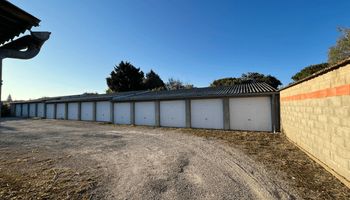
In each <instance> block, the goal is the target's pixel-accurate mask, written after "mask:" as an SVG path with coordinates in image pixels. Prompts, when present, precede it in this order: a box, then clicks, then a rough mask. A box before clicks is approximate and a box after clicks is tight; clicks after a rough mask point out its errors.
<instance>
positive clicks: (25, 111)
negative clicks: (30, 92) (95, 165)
mask: <svg viewBox="0 0 350 200" xmlns="http://www.w3.org/2000/svg"><path fill="white" fill-rule="evenodd" d="M22 109H23V112H22V117H28V104H23V106H22Z"/></svg>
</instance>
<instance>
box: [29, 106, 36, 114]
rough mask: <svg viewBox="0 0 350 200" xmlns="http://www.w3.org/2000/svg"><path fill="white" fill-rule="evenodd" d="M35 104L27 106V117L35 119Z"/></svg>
mask: <svg viewBox="0 0 350 200" xmlns="http://www.w3.org/2000/svg"><path fill="white" fill-rule="evenodd" d="M35 110H36V104H35V103H31V104H29V117H36V111H35Z"/></svg>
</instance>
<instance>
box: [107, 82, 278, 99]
mask: <svg viewBox="0 0 350 200" xmlns="http://www.w3.org/2000/svg"><path fill="white" fill-rule="evenodd" d="M276 92H277V91H276V89H274V88H273V87H271V86H270V85H268V84H266V83H251V84H241V85H233V86H226V87H206V88H193V89H181V90H162V91H149V92H144V93H139V94H135V95H130V96H117V97H114V98H113V100H114V101H147V100H162V99H163V100H164V99H184V98H205V97H208V98H210V97H225V96H227V97H229V96H254V95H262V94H271V93H276Z"/></svg>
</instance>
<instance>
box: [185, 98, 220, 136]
mask: <svg viewBox="0 0 350 200" xmlns="http://www.w3.org/2000/svg"><path fill="white" fill-rule="evenodd" d="M223 120H224V114H223V101H222V99H201V100H191V125H192V127H193V128H209V129H223V128H224V121H223Z"/></svg>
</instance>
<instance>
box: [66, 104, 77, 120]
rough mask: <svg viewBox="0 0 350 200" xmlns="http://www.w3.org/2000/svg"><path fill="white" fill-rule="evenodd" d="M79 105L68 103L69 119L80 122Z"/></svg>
mask: <svg viewBox="0 0 350 200" xmlns="http://www.w3.org/2000/svg"><path fill="white" fill-rule="evenodd" d="M78 106H79V104H78V103H68V119H69V120H78Z"/></svg>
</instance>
